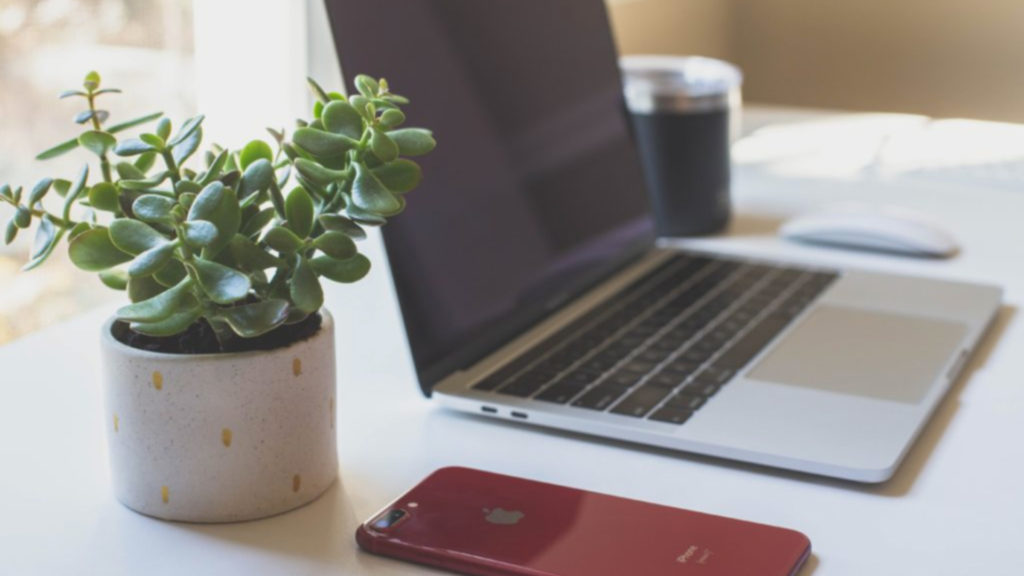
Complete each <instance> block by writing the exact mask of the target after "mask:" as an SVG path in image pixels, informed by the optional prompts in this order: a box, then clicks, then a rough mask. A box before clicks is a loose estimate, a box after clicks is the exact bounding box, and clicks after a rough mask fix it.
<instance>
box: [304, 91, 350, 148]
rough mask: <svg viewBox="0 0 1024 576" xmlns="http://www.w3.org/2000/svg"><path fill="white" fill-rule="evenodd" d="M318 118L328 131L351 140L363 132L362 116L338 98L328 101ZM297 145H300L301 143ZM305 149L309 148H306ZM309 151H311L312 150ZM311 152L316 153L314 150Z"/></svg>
mask: <svg viewBox="0 0 1024 576" xmlns="http://www.w3.org/2000/svg"><path fill="white" fill-rule="evenodd" d="M320 120H321V121H322V122H323V123H324V128H326V129H327V131H328V132H332V133H334V134H340V135H342V136H347V137H348V138H351V139H353V140H358V139H359V136H360V135H362V133H363V117H362V116H360V115H359V112H356V109H355V108H353V107H352V105H351V104H349V103H348V102H343V101H340V100H334V101H331V102H329V103H328V104H327V105H326V106H324V111H323V113H322V114H321V115H320ZM299 145H300V146H302V144H299ZM303 148H305V146H303ZM306 149H307V150H309V149H308V148H306ZM309 151H310V152H313V150H309ZM313 153H314V154H316V152H313Z"/></svg>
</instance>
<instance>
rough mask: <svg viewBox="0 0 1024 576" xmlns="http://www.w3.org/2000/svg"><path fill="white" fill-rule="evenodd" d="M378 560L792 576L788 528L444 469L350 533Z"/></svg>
mask: <svg viewBox="0 0 1024 576" xmlns="http://www.w3.org/2000/svg"><path fill="white" fill-rule="evenodd" d="M356 540H357V541H358V542H359V545H360V546H362V547H363V548H364V549H366V550H368V551H370V552H373V553H375V554H381V555H384V556H392V557H395V558H400V559H403V560H409V561H412V562H418V563H420V564H427V565H430V566H435V567H439V568H444V569H448V570H452V571H455V572H461V573H464V574H476V575H479V576H511V575H514V576H634V575H635V576H669V575H671V576H688V575H701V576H745V575H757V576H790V575H792V574H795V573H796V571H797V570H798V569H799V568H800V566H801V565H803V563H804V561H805V560H806V559H807V557H808V555H809V554H810V552H811V543H810V541H809V540H808V539H807V537H806V536H804V535H803V534H801V533H799V532H795V531H793V530H787V529H784V528H776V527H774V526H766V525H763V524H754V523H752V522H744V521H741V520H733V519H730V518H723V517H721V516H712V515H710V514H701V513H699V512H690V511H688V510H680V509H677V508H669V507H667V506H659V505H656V504H649V503H647V502H640V501H637V500H627V499H625V498H617V497H615V496H607V495H604V494H595V493H592V492H584V491H582V490H575V489H572V488H565V487H563V486H556V485H554V484H544V483H542V482H533V481H531V480H524V479H522V478H514V477H511V476H502V475H499V474H491V473H489V472H482V471H479V470H471V469H468V468H442V469H441V470H438V471H437V472H434V473H433V474H431V475H430V476H429V477H427V479H425V480H423V481H422V482H420V484H419V485H418V486H416V487H415V488H413V489H412V490H410V491H409V492H408V493H406V494H405V495H404V496H402V497H401V498H399V499H398V500H395V501H394V502H393V503H392V504H391V505H390V506H388V507H387V508H385V509H384V510H382V511H380V512H379V513H378V514H377V515H376V516H374V517H373V518H371V519H370V520H368V521H367V522H366V523H365V524H363V525H362V526H360V527H359V529H358V530H357V531H356Z"/></svg>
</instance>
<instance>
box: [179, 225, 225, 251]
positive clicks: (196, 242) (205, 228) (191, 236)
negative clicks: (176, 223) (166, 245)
mask: <svg viewBox="0 0 1024 576" xmlns="http://www.w3.org/2000/svg"><path fill="white" fill-rule="evenodd" d="M182 228H183V229H184V232H185V234H184V240H185V242H186V243H187V244H188V245H189V246H192V247H193V248H205V247H206V246H209V245H210V244H213V243H214V242H215V241H216V240H217V227H216V226H214V225H213V224H211V223H210V222H207V221H206V220H190V221H188V222H185V223H184V224H182Z"/></svg>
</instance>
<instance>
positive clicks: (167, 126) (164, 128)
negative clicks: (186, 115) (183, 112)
mask: <svg viewBox="0 0 1024 576" xmlns="http://www.w3.org/2000/svg"><path fill="white" fill-rule="evenodd" d="M156 135H157V136H159V137H160V139H161V140H167V138H168V137H169V136H170V135H171V120H170V118H161V119H160V121H159V122H157V123H156Z"/></svg>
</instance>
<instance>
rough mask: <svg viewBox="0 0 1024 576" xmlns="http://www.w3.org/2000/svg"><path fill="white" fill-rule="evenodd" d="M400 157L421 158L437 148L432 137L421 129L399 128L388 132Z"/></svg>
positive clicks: (427, 131) (428, 131)
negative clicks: (396, 145)
mask: <svg viewBox="0 0 1024 576" xmlns="http://www.w3.org/2000/svg"><path fill="white" fill-rule="evenodd" d="M388 136H390V137H391V139H392V140H394V141H395V144H398V151H399V153H401V154H402V156H422V155H423V154H426V153H428V152H430V151H431V150H433V149H434V148H435V147H436V146H437V142H436V141H435V140H434V135H433V134H432V133H431V132H430V130H425V129H423V128H400V129H398V130H392V131H390V132H388Z"/></svg>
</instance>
